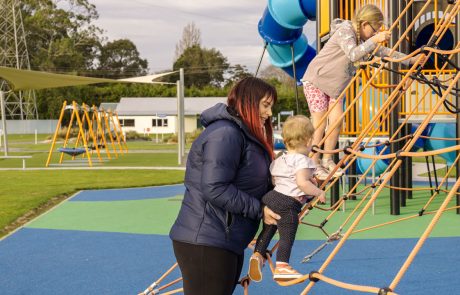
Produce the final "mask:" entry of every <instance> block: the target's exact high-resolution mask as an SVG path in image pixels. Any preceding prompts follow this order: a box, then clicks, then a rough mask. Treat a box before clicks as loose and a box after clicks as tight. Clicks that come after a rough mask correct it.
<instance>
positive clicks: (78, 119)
mask: <svg viewBox="0 0 460 295" xmlns="http://www.w3.org/2000/svg"><path fill="white" fill-rule="evenodd" d="M73 107H74V110H75V116H76V117H77V122H78V127H80V128H79V131H78V134H79V135H81V138H82V140H83V145H84V147H85V151H86V156H87V157H88V164H89V166H90V167H93V162H92V161H91V155H90V154H89V150H88V143H87V142H86V138H85V134H84V132H83V124H82V121H81V119H80V115H79V114H78V111H77V110H78V105H77V103H76V102H75V101H74V102H73Z"/></svg>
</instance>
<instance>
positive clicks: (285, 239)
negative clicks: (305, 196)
mask: <svg viewBox="0 0 460 295" xmlns="http://www.w3.org/2000/svg"><path fill="white" fill-rule="evenodd" d="M262 202H263V203H264V204H265V205H267V206H268V208H270V209H271V210H273V212H275V213H277V214H279V215H280V216H281V219H280V220H278V222H277V224H278V225H277V226H276V225H268V224H265V223H264V225H263V228H262V232H261V233H260V234H259V237H258V238H257V243H256V247H255V252H259V253H260V254H262V255H263V256H264V257H265V252H266V251H267V247H268V245H269V244H270V241H271V240H272V238H273V236H274V235H275V233H276V230H278V231H279V235H280V243H279V247H278V251H277V252H276V261H279V262H286V263H289V258H290V257H291V250H292V245H294V240H295V234H296V233H297V227H298V226H299V213H300V210H302V204H301V203H300V202H299V201H297V200H296V199H294V198H293V197H289V196H286V195H283V194H281V193H279V192H277V191H274V190H272V191H270V192H268V193H267V194H266V195H265V196H264V197H263V198H262Z"/></svg>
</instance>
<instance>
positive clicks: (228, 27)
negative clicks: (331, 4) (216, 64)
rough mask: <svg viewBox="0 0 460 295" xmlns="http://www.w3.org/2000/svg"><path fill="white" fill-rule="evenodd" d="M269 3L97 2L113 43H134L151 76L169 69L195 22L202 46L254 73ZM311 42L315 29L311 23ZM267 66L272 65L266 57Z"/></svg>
mask: <svg viewBox="0 0 460 295" xmlns="http://www.w3.org/2000/svg"><path fill="white" fill-rule="evenodd" d="M267 2H268V1H267V0H250V1H248V0H231V1H228V0H168V1H155V0H130V1H122V0H93V1H91V3H93V4H95V5H96V9H97V11H98V12H99V19H98V20H97V22H96V24H97V25H98V26H99V27H101V28H102V29H104V30H105V35H106V36H108V37H109V40H114V39H121V38H128V39H130V40H132V41H133V42H134V43H135V44H136V46H137V48H138V50H139V52H140V54H141V57H143V58H146V59H147V60H148V62H149V68H150V71H151V72H158V71H161V70H166V69H171V68H172V64H173V58H174V51H175V46H176V44H177V42H178V41H179V40H180V39H181V37H182V30H183V28H184V27H185V26H186V25H187V24H188V23H190V22H192V21H193V22H195V24H196V25H197V27H198V28H199V29H200V30H201V39H202V46H203V47H206V48H216V49H217V50H219V51H220V52H222V54H223V55H224V56H226V57H227V58H228V61H229V62H230V63H231V64H232V65H234V64H242V65H246V66H247V67H248V69H249V70H250V71H252V72H254V71H255V69H256V67H257V64H258V62H259V59H260V55H261V54H262V50H263V40H262V38H261V37H260V36H259V33H258V30H257V24H258V22H259V20H260V18H261V17H262V14H263V12H264V9H265V7H266V5H267ZM306 28H308V32H307V31H306V29H304V32H305V33H306V34H307V37H308V38H309V41H310V43H311V42H312V41H314V40H313V39H312V38H314V36H315V31H314V27H312V25H311V24H309V25H307V26H306ZM264 65H268V61H267V57H265V58H264Z"/></svg>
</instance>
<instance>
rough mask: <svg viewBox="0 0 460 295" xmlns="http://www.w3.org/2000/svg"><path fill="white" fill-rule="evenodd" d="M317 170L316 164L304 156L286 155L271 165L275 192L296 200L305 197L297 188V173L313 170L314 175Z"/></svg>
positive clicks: (296, 154)
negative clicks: (301, 170) (303, 170)
mask: <svg viewBox="0 0 460 295" xmlns="http://www.w3.org/2000/svg"><path fill="white" fill-rule="evenodd" d="M315 168H316V164H315V162H314V161H313V160H312V159H311V158H309V157H307V156H305V155H303V154H298V153H284V154H283V155H281V156H280V157H278V158H277V159H275V161H273V162H272V164H271V165H270V172H271V174H272V177H273V181H274V185H275V188H274V190H275V191H277V192H279V193H282V194H284V195H287V196H290V197H295V198H296V199H298V197H302V196H305V195H306V194H305V193H304V192H303V191H301V190H300V189H299V188H298V186H297V183H296V173H297V171H299V170H300V169H312V171H311V172H312V174H313V170H314V169H315Z"/></svg>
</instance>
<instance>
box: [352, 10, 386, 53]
mask: <svg viewBox="0 0 460 295" xmlns="http://www.w3.org/2000/svg"><path fill="white" fill-rule="evenodd" d="M351 22H352V23H353V25H354V27H355V28H356V32H358V34H357V35H358V44H359V43H360V40H359V39H360V37H359V32H360V31H361V25H362V23H363V22H368V23H370V24H371V26H372V27H373V28H375V29H376V30H378V29H379V28H380V27H381V26H382V24H383V13H382V11H381V10H380V8H378V7H377V6H376V5H374V4H366V5H363V6H362V7H361V8H360V9H358V10H357V11H356V12H355V14H354V16H353V17H352V19H351Z"/></svg>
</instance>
